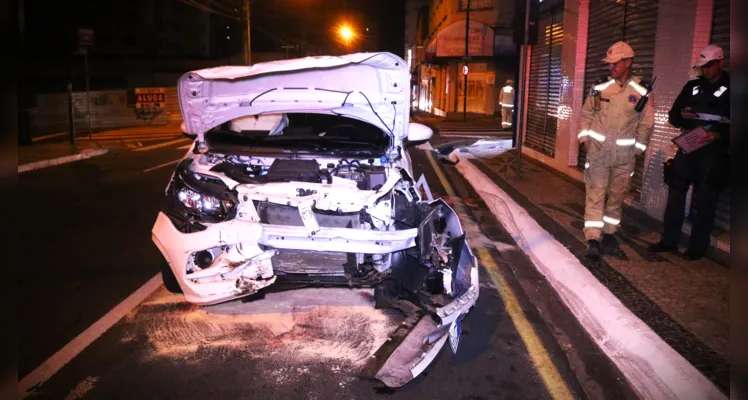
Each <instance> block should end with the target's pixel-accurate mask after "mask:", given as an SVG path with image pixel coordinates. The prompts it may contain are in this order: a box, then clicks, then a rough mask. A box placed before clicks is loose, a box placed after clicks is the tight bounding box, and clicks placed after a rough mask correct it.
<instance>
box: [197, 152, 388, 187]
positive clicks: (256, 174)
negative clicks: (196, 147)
mask: <svg viewBox="0 0 748 400" xmlns="http://www.w3.org/2000/svg"><path fill="white" fill-rule="evenodd" d="M208 162H209V163H211V164H215V165H213V166H212V167H211V168H210V171H213V172H218V173H223V174H225V175H226V176H227V177H229V178H231V179H232V180H234V181H236V182H239V183H254V184H258V183H271V182H311V183H332V182H333V177H338V178H343V179H347V180H351V181H354V182H356V186H357V187H358V189H361V190H377V189H379V188H380V187H382V185H384V183H385V181H386V180H387V174H386V168H385V167H384V166H382V165H377V164H375V163H374V160H371V159H370V160H363V161H362V160H355V159H353V160H348V159H340V160H337V161H336V162H327V163H326V165H324V166H322V165H321V164H320V163H319V162H318V161H317V160H316V159H284V158H277V159H275V160H273V161H272V163H271V164H270V165H269V166H267V165H264V164H262V163H260V161H259V159H255V158H250V157H241V156H228V157H224V158H221V159H216V158H214V159H211V160H208Z"/></svg>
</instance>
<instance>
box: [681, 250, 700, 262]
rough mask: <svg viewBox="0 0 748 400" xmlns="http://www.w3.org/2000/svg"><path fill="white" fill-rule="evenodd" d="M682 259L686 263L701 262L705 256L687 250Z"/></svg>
mask: <svg viewBox="0 0 748 400" xmlns="http://www.w3.org/2000/svg"><path fill="white" fill-rule="evenodd" d="M682 257H683V259H684V260H686V261H695V260H699V259H701V258H702V257H704V254H703V253H699V252H695V251H691V250H686V251H685V252H684V253H683V256H682Z"/></svg>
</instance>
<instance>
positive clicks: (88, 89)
mask: <svg viewBox="0 0 748 400" xmlns="http://www.w3.org/2000/svg"><path fill="white" fill-rule="evenodd" d="M82 50H83V71H84V72H83V73H84V74H85V75H86V108H88V140H92V139H93V128H92V127H91V85H90V84H89V76H88V49H87V48H85V47H84V48H83V49H82Z"/></svg>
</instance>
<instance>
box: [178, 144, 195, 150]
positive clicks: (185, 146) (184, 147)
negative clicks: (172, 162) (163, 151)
mask: <svg viewBox="0 0 748 400" xmlns="http://www.w3.org/2000/svg"><path fill="white" fill-rule="evenodd" d="M190 147H192V143H190V144H186V145H184V146H179V147H177V150H187V149H189V148H190Z"/></svg>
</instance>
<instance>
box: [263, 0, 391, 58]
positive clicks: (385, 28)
mask: <svg viewBox="0 0 748 400" xmlns="http://www.w3.org/2000/svg"><path fill="white" fill-rule="evenodd" d="M404 20H405V0H348V1H339V0H337V1H333V0H255V1H254V2H253V3H252V27H253V29H252V47H253V49H252V50H253V51H261V52H266V51H278V47H280V46H281V45H283V44H296V43H299V42H300V41H301V38H302V35H303V37H304V41H305V42H307V43H308V46H309V49H310V50H312V51H317V52H320V53H326V52H336V51H340V48H341V46H340V45H339V44H338V43H336V35H335V31H334V29H335V27H336V26H338V25H339V24H340V23H341V22H346V23H348V24H350V25H351V27H352V28H353V29H354V30H356V32H357V33H359V34H363V35H365V37H363V38H361V39H360V40H357V41H356V44H355V45H354V46H355V47H353V48H352V50H354V51H390V52H393V53H396V54H399V55H400V56H402V55H403V54H402V53H403V46H404V44H403V42H404V30H405V22H404ZM366 28H368V29H369V31H368V32H367V31H366Z"/></svg>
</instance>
